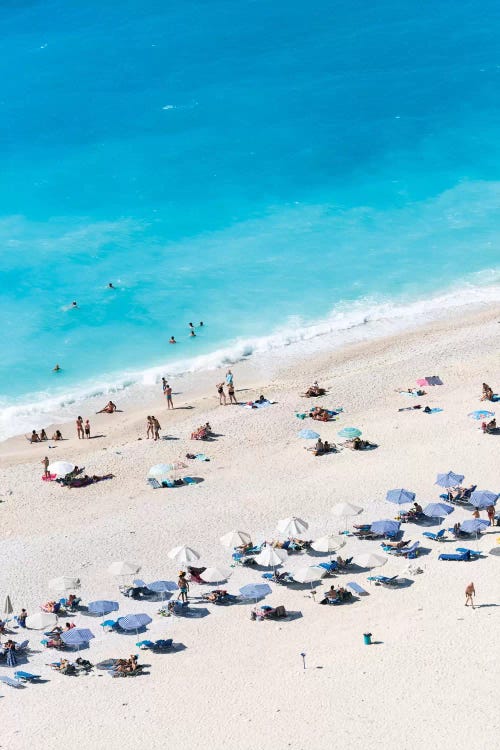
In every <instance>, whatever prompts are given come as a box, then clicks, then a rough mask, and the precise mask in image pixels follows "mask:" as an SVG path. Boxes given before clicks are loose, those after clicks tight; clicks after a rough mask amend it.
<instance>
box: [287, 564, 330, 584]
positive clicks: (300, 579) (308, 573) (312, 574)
mask: <svg viewBox="0 0 500 750" xmlns="http://www.w3.org/2000/svg"><path fill="white" fill-rule="evenodd" d="M325 572H326V571H325V570H323V568H318V567H316V566H315V565H306V566H304V567H303V568H299V569H298V570H296V571H295V572H294V573H293V580H294V581H297V583H311V584H312V583H313V581H319V580H321V578H323V576H324V575H325Z"/></svg>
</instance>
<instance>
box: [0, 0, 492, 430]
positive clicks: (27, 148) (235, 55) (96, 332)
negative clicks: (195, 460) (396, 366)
mask: <svg viewBox="0 0 500 750" xmlns="http://www.w3.org/2000/svg"><path fill="white" fill-rule="evenodd" d="M0 22H1V29H2V34H1V39H0V44H1V58H0V59H1V65H2V75H1V78H0V108H1V109H0V111H1V117H0V150H1V151H0V154H1V170H0V291H1V295H0V326H1V332H2V339H3V347H2V356H1V358H0V407H1V408H2V413H1V415H0V437H5V436H7V435H10V434H13V433H16V432H19V430H20V429H28V428H29V427H37V428H38V427H39V426H40V425H39V421H40V424H41V423H42V422H41V420H42V417H43V415H45V414H47V413H48V407H47V404H49V403H50V414H51V416H57V402H58V400H60V402H61V403H63V402H64V398H65V397H66V395H67V394H68V393H69V392H71V393H72V394H75V393H77V392H79V393H81V394H84V393H86V392H88V393H90V392H92V389H95V388H96V387H97V386H98V387H99V388H100V389H101V391H102V392H103V393H104V392H105V391H106V389H107V388H108V387H110V386H115V385H116V384H123V383H125V384H127V383H133V382H140V379H141V378H142V377H144V376H143V373H144V372H145V371H150V368H155V367H156V368H161V367H163V368H165V371H166V372H170V373H175V372H180V371H181V370H182V369H183V368H189V367H191V368H192V367H198V366H199V367H205V366H210V365H214V364H216V363H217V362H220V361H223V360H224V361H231V359H232V358H234V359H237V358H238V357H240V356H242V355H250V354H251V353H252V352H261V351H264V350H265V349H266V347H267V346H272V347H274V348H276V347H279V346H280V344H283V345H285V344H287V343H289V342H290V341H300V340H301V338H308V337H311V336H320V335H322V334H324V333H325V332H329V333H332V332H333V333H335V331H337V330H338V331H339V335H340V332H341V331H342V330H345V329H346V328H349V327H350V326H352V325H357V324H362V323H363V321H373V320H377V317H391V316H392V317H396V318H397V316H398V315H401V314H404V311H405V309H408V305H411V310H412V311H413V312H412V315H413V314H414V315H415V316H418V314H419V311H422V313H425V311H426V310H428V309H429V305H432V304H435V303H432V302H429V300H432V299H433V298H436V297H437V298H439V299H446V300H449V301H450V304H451V303H453V304H463V305H464V306H465V307H467V306H469V305H470V304H471V303H474V302H476V301H478V300H479V301H480V300H481V299H483V298H484V299H494V298H500V291H499V287H500V251H499V247H500V211H499V209H500V139H499V137H498V133H499V126H500V96H499V93H500V52H499V50H498V38H499V33H500V6H499V4H498V3H497V2H490V1H489V0H485V1H484V2H483V3H481V5H480V6H478V4H477V3H475V2H468V1H466V0H462V1H461V2H460V3H457V2H448V0H441V2H439V3H435V2H426V0H419V2H416V0H408V2H406V3H401V2H395V0H380V2H378V3H372V2H368V0H338V1H335V0H316V1H315V2H314V3H304V2H299V1H298V0H287V2H284V1H283V0H273V1H272V2H269V0H239V1H238V2H234V0H233V1H232V2H229V1H228V0H210V2H209V1H208V0H183V2H175V3H174V2H171V1H170V0H142V2H139V0H122V1H121V2H117V1H116V0H100V2H96V1H95V0H87V2H85V3H68V2H66V1H64V2H63V0H43V2H42V1H39V2H37V1H35V0H15V1H14V0H11V1H10V2H9V1H7V2H3V3H1V4H0ZM109 282H111V283H112V284H113V286H114V287H116V288H115V289H109V288H108V287H107V285H108V284H109ZM443 295H445V296H443ZM73 300H75V301H77V303H78V309H68V308H69V307H70V306H71V303H72V301H73ZM200 320H203V321H204V323H205V325H204V327H203V329H202V330H199V329H198V330H197V334H198V335H197V336H196V338H193V339H190V338H189V337H188V323H189V322H190V321H192V322H194V323H198V322H199V321H200ZM172 334H173V335H175V337H176V339H177V340H178V344H177V346H169V344H168V339H169V337H170V336H171V335H172ZM56 363H59V364H60V366H61V367H62V368H63V369H62V372H60V373H58V374H54V373H52V372H51V370H52V367H53V366H54V365H55V364H56ZM193 363H194V364H193ZM31 422H33V424H31Z"/></svg>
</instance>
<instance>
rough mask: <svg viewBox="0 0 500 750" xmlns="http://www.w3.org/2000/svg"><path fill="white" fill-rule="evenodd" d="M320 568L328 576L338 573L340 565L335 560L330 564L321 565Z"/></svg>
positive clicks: (323, 563)
mask: <svg viewBox="0 0 500 750" xmlns="http://www.w3.org/2000/svg"><path fill="white" fill-rule="evenodd" d="M351 559H352V558H351ZM318 568H322V569H323V570H324V571H326V574H327V575H332V574H333V573H335V572H336V571H338V569H339V564H338V562H336V561H335V560H330V562H322V563H319V564H318Z"/></svg>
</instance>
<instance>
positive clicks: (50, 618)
mask: <svg viewBox="0 0 500 750" xmlns="http://www.w3.org/2000/svg"><path fill="white" fill-rule="evenodd" d="M56 622H57V615H55V614H53V612H36V613H35V614H34V615H28V617H27V618H26V627H27V628H31V629H32V630H45V628H50V627H53V626H54V625H55V624H56Z"/></svg>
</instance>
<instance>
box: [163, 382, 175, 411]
mask: <svg viewBox="0 0 500 750" xmlns="http://www.w3.org/2000/svg"><path fill="white" fill-rule="evenodd" d="M165 397H166V399H167V409H173V408H174V403H173V401H172V388H171V387H170V385H169V384H168V383H167V386H166V388H165Z"/></svg>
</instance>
